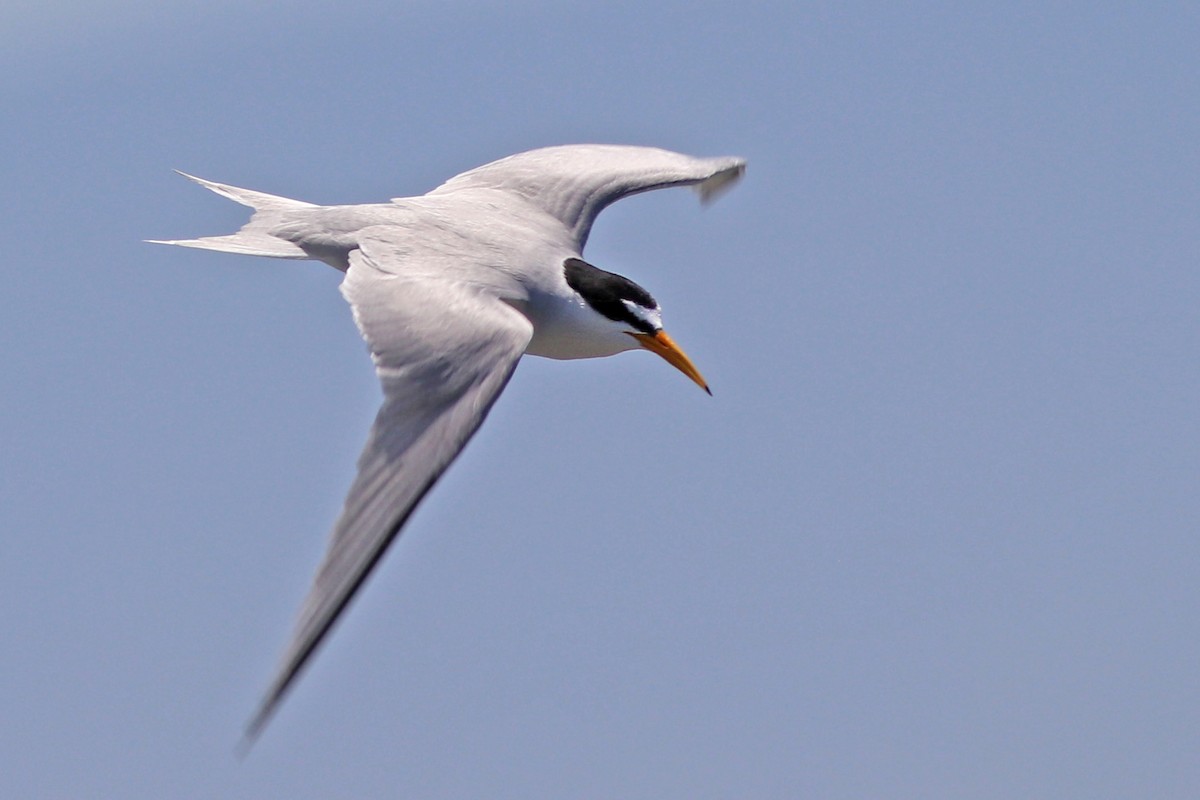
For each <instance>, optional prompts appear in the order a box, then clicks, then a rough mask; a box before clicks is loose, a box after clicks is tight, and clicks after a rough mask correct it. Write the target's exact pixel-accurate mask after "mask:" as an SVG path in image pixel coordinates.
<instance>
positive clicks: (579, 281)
mask: <svg viewBox="0 0 1200 800" xmlns="http://www.w3.org/2000/svg"><path fill="white" fill-rule="evenodd" d="M563 275H564V276H565V277H566V279H567V285H568V286H570V287H571V288H572V289H574V290H575V291H576V292H578V293H579V295H580V297H582V298H583V299H584V300H585V301H586V302H587V304H588V305H589V306H591V307H592V308H594V309H595V310H596V311H597V312H598V313H600V314H603V315H604V316H605V317H608V318H609V319H611V320H613V321H614V322H624V323H626V324H628V325H629V326H630V327H632V328H635V329H637V330H639V331H641V332H643V333H654V332H655V327H654V326H653V325H651V324H650V323H649V322H647V321H646V320H644V319H641V318H640V317H637V316H635V315H634V314H633V312H631V311H630V310H629V307H628V306H626V305H625V301H629V302H631V303H634V304H636V305H639V306H641V307H642V308H645V309H647V310H656V309H657V308H658V303H656V302H655V300H654V298H653V297H651V296H650V293H649V292H647V291H646V290H645V289H643V288H642V287H641V286H638V285H637V284H636V283H634V282H633V281H631V280H629V279H628V278H626V277H624V276H623V275H618V274H616V273H615V272H605V271H604V270H602V269H600V268H598V267H593V266H592V265H591V264H589V263H587V262H586V261H584V260H582V259H579V258H568V259H567V260H566V261H564V262H563Z"/></svg>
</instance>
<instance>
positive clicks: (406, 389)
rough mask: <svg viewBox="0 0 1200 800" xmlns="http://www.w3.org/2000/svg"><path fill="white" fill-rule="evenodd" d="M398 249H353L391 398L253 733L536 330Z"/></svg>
mask: <svg viewBox="0 0 1200 800" xmlns="http://www.w3.org/2000/svg"><path fill="white" fill-rule="evenodd" d="M392 258H394V255H393V254H392V253H389V252H388V251H387V249H386V248H376V249H375V252H374V257H373V253H372V248H371V247H370V246H369V245H364V249H360V250H355V251H353V252H352V253H351V254H350V259H349V260H350V268H349V270H348V271H347V273H346V278H345V280H344V281H343V283H342V294H343V295H344V296H345V297H346V299H347V300H348V301H349V303H350V305H351V307H352V309H353V311H354V318H355V321H356V322H357V323H358V326H359V329H360V330H361V331H362V334H363V337H364V338H365V339H366V340H367V343H368V344H369V345H370V348H371V353H372V357H373V359H374V361H375V367H376V371H377V372H378V374H379V378H380V381H381V382H382V384H383V393H384V402H383V407H382V408H380V410H379V414H378V416H377V417H376V419H375V424H374V426H373V427H372V428H371V433H370V437H369V438H368V439H367V444H366V447H365V448H364V449H363V452H362V456H361V457H360V458H359V461H358V475H357V476H356V477H355V479H354V483H353V484H352V485H351V487H350V492H349V494H348V495H347V497H346V504H345V507H344V509H343V510H342V515H341V517H340V518H339V519H338V521H337V524H336V525H335V526H334V530H333V534H332V538H331V540H330V543H329V549H328V551H327V553H326V555H325V559H324V561H323V562H322V563H321V566H320V568H319V569H318V571H317V575H316V578H315V579H314V581H313V585H312V588H311V589H310V590H309V594H308V597H307V598H306V600H305V601H304V605H303V607H302V608H301V611H300V617H299V620H298V621H297V624H296V628H295V631H294V633H293V636H292V640H291V643H290V644H289V645H288V648H287V650H286V651H285V653H284V657H283V661H282V664H281V666H280V669H279V673H278V674H277V677H276V678H275V680H274V682H273V683H272V684H271V687H270V689H269V690H268V692H267V694H266V697H265V698H264V700H263V702H262V705H261V706H260V707H259V710H258V712H257V714H256V715H255V716H254V718H253V719H252V720H251V721H250V724H249V725H248V726H247V742H250V741H253V739H254V738H255V737H256V736H257V735H258V734H259V733H260V732H261V731H262V729H263V727H264V726H265V725H266V723H267V721H268V720H269V719H270V717H271V715H272V714H273V713H274V711H275V709H276V708H277V707H278V705H279V703H280V701H281V700H282V699H283V697H284V695H285V694H286V693H287V691H288V689H289V687H290V686H291V685H292V684H293V683H294V682H295V680H296V678H297V676H298V675H299V674H300V671H301V670H302V669H303V668H304V665H305V664H306V663H307V662H308V660H309V659H310V658H311V657H312V655H313V653H314V652H315V651H316V649H317V647H318V646H319V645H320V644H321V641H322V639H324V638H325V636H326V635H327V634H328V633H329V631H330V629H331V628H332V627H333V625H334V623H335V622H336V620H337V618H338V615H339V614H341V612H342V611H343V610H344V609H345V608H346V606H347V604H348V603H349V602H350V600H351V598H352V597H353V596H354V593H355V592H356V591H357V590H358V588H359V587H360V586H361V585H362V584H363V581H365V580H366V578H367V576H368V575H369V574H370V572H371V569H372V568H373V567H374V566H375V564H377V563H378V562H379V559H380V558H381V557H382V556H383V554H384V552H385V551H386V550H387V548H388V545H390V544H391V543H392V541H393V540H395V538H396V536H397V535H398V534H399V533H400V529H401V528H402V527H403V526H404V523H405V522H406V521H407V519H408V517H409V515H410V514H411V513H412V511H413V509H414V508H415V507H416V505H417V503H419V502H420V500H421V498H422V497H423V496H424V495H425V493H426V492H428V491H429V489H430V488H431V487H432V486H433V484H434V483H435V482H436V481H437V479H438V478H439V477H440V476H441V474H442V472H443V471H445V469H446V467H447V466H449V464H450V462H451V461H453V460H454V458H455V457H456V456H457V455H458V453H459V451H460V450H462V448H463V446H464V445H465V444H466V442H467V440H468V439H470V438H471V435H472V434H474V433H475V431H476V430H477V429H478V428H479V425H480V424H481V423H482V422H483V419H484V417H485V416H486V415H487V412H488V410H489V409H490V408H491V406H492V403H493V402H495V400H496V398H497V397H498V396H499V394H500V392H501V390H503V388H504V386H505V384H506V383H507V382H508V379H509V377H510V376H511V375H512V372H513V370H514V369H515V368H516V365H517V361H518V360H519V359H520V357H521V354H522V353H523V352H524V351H525V347H526V345H527V344H528V343H529V340H530V337H531V336H532V335H533V327H532V325H531V324H530V323H529V321H528V320H527V319H526V318H525V317H524V316H522V315H521V314H520V313H519V312H517V311H516V310H514V309H513V308H512V307H510V306H508V305H506V304H505V303H503V302H502V301H501V300H499V299H497V298H496V297H494V296H490V295H487V294H484V293H481V292H479V291H478V290H476V289H471V288H468V287H466V286H464V285H462V284H460V283H455V282H451V281H448V280H438V279H437V278H436V277H430V276H431V274H432V271H429V270H425V271H419V272H417V274H416V275H415V276H409V277H406V276H404V275H398V274H396V273H395V272H394V271H393V270H394V267H395V265H394V264H390V263H389V261H390V260H391V259H392Z"/></svg>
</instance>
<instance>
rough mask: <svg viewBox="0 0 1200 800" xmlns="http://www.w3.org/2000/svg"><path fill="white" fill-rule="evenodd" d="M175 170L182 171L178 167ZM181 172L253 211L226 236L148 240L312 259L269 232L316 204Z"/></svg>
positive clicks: (260, 254)
mask: <svg viewBox="0 0 1200 800" xmlns="http://www.w3.org/2000/svg"><path fill="white" fill-rule="evenodd" d="M175 171H176V172H179V170H175ZM179 174H180V175H182V176H183V177H185V178H187V179H188V180H190V181H195V182H196V183H198V184H200V185H201V186H203V187H204V188H205V189H209V190H211V191H213V192H216V193H217V194H219V195H221V196H222V197H227V198H229V199H230V200H233V201H234V202H235V203H241V204H242V205H244V206H249V207H250V208H253V209H254V214H253V215H252V216H251V217H250V221H249V222H247V223H246V224H245V225H243V226H242V228H241V230H239V231H238V232H237V233H231V234H229V235H227V236H202V237H200V238H198V239H147V240H146V241H148V242H151V243H153V244H175V245H179V246H180V247H198V248H201V249H203V250H220V251H222V252H225V253H241V254H243V255H249V256H270V257H272V258H312V256H310V255H309V254H308V253H306V252H304V250H302V249H301V248H300V247H298V246H296V245H294V244H292V243H291V242H288V241H284V240H283V239H279V238H277V237H275V236H272V235H271V233H270V231H271V230H272V229H273V228H274V227H275V226H276V225H278V224H279V223H280V222H281V221H282V220H283V217H284V214H285V213H286V212H288V211H291V210H294V209H300V208H315V207H316V206H314V205H313V204H312V203H305V202H303V201H301V200H290V199H288V198H286V197H279V196H278V195H273V194H267V193H266V192H256V191H253V190H251V189H239V188H238V187H236V186H228V185H226V184H224V183H213V182H212V181H206V180H204V179H203V178H197V177H196V176H195V175H188V174H187V173H186V172H179Z"/></svg>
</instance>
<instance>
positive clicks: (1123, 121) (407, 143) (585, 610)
mask: <svg viewBox="0 0 1200 800" xmlns="http://www.w3.org/2000/svg"><path fill="white" fill-rule="evenodd" d="M0 34H2V36H3V41H4V46H3V47H2V48H0V103H2V121H0V149H2V152H3V156H0V185H2V187H3V188H2V196H3V198H4V202H3V208H4V213H3V215H2V216H0V227H2V229H3V232H4V242H5V247H4V265H3V268H2V269H3V276H4V280H3V286H2V288H0V332H2V335H0V370H2V374H3V385H2V389H0V531H2V534H0V610H2V612H3V613H2V614H0V620H2V621H0V625H2V629H0V647H2V648H3V652H2V656H0V718H2V719H3V722H2V723H0V796H2V797H5V798H22V799H23V800H24V799H26V798H28V799H31V800H32V799H34V798H54V799H55V800H61V799H62V798H122V800H142V799H143V798H145V799H147V800H149V799H151V798H153V799H154V800H161V799H162V798H289V799H291V800H300V799H302V798H343V797H356V798H366V797H406V798H481V797H486V798H540V797H548V798H549V797H553V798H654V799H655V800H661V799H662V798H689V799H690V798H735V797H736V798H798V797H819V798H880V797H888V798H923V799H924V798H963V797H970V798H996V799H997V800H1011V798H1025V797H1054V798H1088V800H1095V799H1096V798H1128V797H1142V798H1183V797H1196V796H1200V758H1198V757H1197V754H1198V753H1200V636H1198V635H1197V633H1198V623H1200V536H1198V535H1197V534H1198V532H1200V491H1198V489H1200V422H1198V420H1200V319H1198V315H1200V99H1198V98H1200V47H1197V42H1200V11H1197V9H1196V7H1194V6H1191V5H1188V4H1182V3H1180V4H1150V5H1145V4H1143V5H1141V6H1136V5H1134V4H1117V3H1045V2H1029V3H1003V4H998V5H997V4H983V3H972V4H962V3H919V4H896V3H875V4H867V3H844V2H829V3H801V2H778V3H756V2H745V3H736V4H735V3H705V2H699V3H698V2H686V3H685V2H664V3H644V2H615V3H603V4H586V5H585V4H572V3H550V2H516V3H512V2H471V3H465V2H405V3H400V2H394V1H393V0H388V1H387V2H383V1H382V0H381V1H380V2H363V1H360V0H342V2H337V3H333V2H329V3H319V2H305V3H291V4H289V3H271V4H266V3H234V2H212V0H204V1H203V2H200V1H199V0H193V1H192V2H174V3H165V4H164V3H157V2H149V0H147V1H146V2H131V1H128V0H127V1H126V2H119V1H118V2H107V3H100V2H85V1H83V0H76V1H75V2H66V1H64V2H56V3H44V2H36V3H35V2H32V0H18V2H12V0H9V2H6V3H4V4H3V7H2V8H0ZM589 141H597V142H619V143H635V144H651V145H657V146H662V147H667V148H671V149H675V150H680V151H683V152H687V153H691V154H695V155H730V154H736V155H742V156H745V157H746V158H747V159H748V160H749V170H748V172H747V175H746V178H745V180H744V181H743V182H742V183H741V184H740V185H739V186H738V187H737V188H736V190H735V191H733V192H731V193H730V194H728V195H727V196H725V197H723V198H722V199H721V200H720V201H719V202H718V203H717V204H715V205H714V206H712V207H711V208H706V209H701V208H700V207H699V206H698V204H697V203H696V198H695V196H694V195H693V194H692V193H690V192H686V191H675V192H659V193H654V194H651V195H643V196H639V197H636V198H631V199H629V200H626V201H623V202H621V203H619V204H618V205H616V206H614V207H612V208H611V209H609V210H608V211H607V212H605V214H604V215H602V216H601V218H600V221H599V224H598V225H597V227H596V229H595V232H594V234H593V237H592V240H591V243H590V244H589V248H588V251H587V255H588V257H589V260H591V261H592V262H594V263H596V264H598V265H600V266H602V267H605V268H607V269H610V270H614V271H617V272H621V273H623V274H626V275H629V276H630V277H632V278H634V279H635V280H637V281H638V282H639V283H642V284H643V285H644V286H646V287H647V288H649V289H650V290H651V291H652V292H653V293H654V294H655V295H656V296H657V297H659V299H660V300H662V302H663V305H664V307H665V309H666V319H667V323H668V329H669V330H671V332H672V334H673V335H674V336H675V338H676V339H677V340H678V341H679V342H680V343H681V344H682V345H683V346H684V347H685V348H686V349H687V351H688V352H689V354H690V355H691V356H692V357H693V358H694V359H695V361H696V363H697V364H698V365H699V366H700V368H701V370H702V371H703V372H704V374H705V375H706V377H707V378H708V379H709V381H710V383H711V384H712V386H713V391H714V394H715V397H713V398H709V397H707V396H705V395H704V393H703V392H701V391H699V390H698V389H697V388H696V387H695V386H693V385H692V384H691V383H690V382H688V381H687V380H686V379H685V378H684V377H683V376H681V375H679V374H678V373H676V372H675V371H674V370H672V369H671V368H670V367H668V366H667V365H665V364H663V363H662V362H660V361H659V360H658V359H656V358H654V357H653V356H650V355H648V354H629V355H623V356H618V357H616V358H611V359H606V360H600V361H589V362H570V363H560V362H550V361H543V360H538V359H528V360H526V361H525V362H523V363H522V365H521V367H520V368H519V369H518V370H517V374H516V377H515V379H514V380H513V382H512V383H511V384H510V386H509V389H508V391H507V392H506V393H505V395H504V396H503V397H502V398H501V400H500V402H499V403H498V404H497V406H496V408H495V410H494V412H493V414H492V416H491V417H490V419H489V420H488V423H487V424H486V425H485V426H484V428H483V429H482V431H481V433H480V435H479V436H478V437H477V438H476V439H475V440H474V442H473V443H472V444H471V445H470V446H469V447H468V448H467V450H466V452H465V454H464V456H463V457H462V458H461V459H460V461H459V462H458V463H457V464H456V465H455V466H454V468H453V469H452V470H451V471H450V473H449V474H448V475H447V477H446V478H445V479H444V480H443V481H442V483H441V484H440V485H439V486H438V487H437V488H436V489H435V491H434V492H433V493H432V495H430V497H429V498H428V499H427V501H426V503H425V504H424V506H423V507H422V508H421V510H420V512H419V513H418V514H417V515H416V516H415V518H414V519H413V521H412V523H411V525H410V526H409V528H408V529H407V532H406V534H405V536H404V537H402V539H401V540H400V541H399V542H398V544H397V546H395V547H394V548H393V549H392V551H391V553H390V554H389V557H388V558H387V559H386V561H385V563H384V564H383V566H382V568H381V569H380V570H379V571H378V572H377V573H376V575H375V577H374V579H373V580H372V581H371V582H370V583H369V584H368V586H367V587H366V590H365V592H364V593H363V594H362V595H361V597H360V598H359V601H358V602H357V603H356V604H355V605H354V607H353V608H352V609H351V613H350V614H349V616H348V617H347V618H346V619H345V621H344V624H342V625H341V626H340V627H339V629H338V630H337V631H336V634H335V636H334V637H333V638H332V639H331V640H330V641H329V642H328V645H327V646H326V647H325V648H324V650H323V651H322V652H321V653H320V655H319V657H318V658H317V659H316V661H315V663H314V664H313V666H312V669H310V670H309V671H308V673H307V674H306V675H305V676H304V679H303V680H302V681H301V683H300V684H299V685H298V686H297V688H296V690H295V691H294V692H293V693H292V695H291V696H290V698H289V699H288V701H287V703H286V704H285V705H284V707H283V708H282V710H281V712H280V713H279V714H278V716H277V717H276V718H275V720H274V721H273V723H272V725H271V726H270V727H269V728H268V730H267V731H266V733H265V735H264V736H263V738H262V739H261V741H260V742H259V743H258V745H257V747H256V748H255V749H254V750H253V751H252V752H251V754H250V755H249V757H247V758H246V759H245V760H243V761H240V762H239V761H238V760H237V759H236V758H235V756H234V749H235V745H236V744H237V742H238V739H239V736H240V733H241V729H242V725H243V724H244V723H245V722H246V720H247V719H248V718H249V716H250V714H251V713H252V711H253V710H254V708H255V705H256V703H257V702H258V700H259V698H260V695H261V692H262V691H263V690H264V689H265V687H266V685H267V682H268V680H269V678H270V677H271V675H272V672H273V669H274V666H275V663H276V659H277V658H278V657H279V655H280V652H281V650H282V648H283V646H284V644H285V641H286V638H287V635H288V633H289V631H290V627H291V623H292V620H293V615H294V614H295V613H296V610H297V608H298V605H299V602H300V600H301V598H302V596H303V594H304V592H305V590H306V589H307V587H308V583H309V580H310V578H311V575H312V572H313V570H314V569H315V566H316V564H317V561H318V560H319V558H320V556H321V553H322V551H323V549H324V546H325V539H326V535H327V533H328V530H329V528H330V526H331V524H332V522H333V520H334V517H335V516H336V514H337V512H338V510H339V508H340V506H341V502H342V498H343V494H344V492H345V490H346V488H347V487H348V485H349V482H350V479H351V476H352V471H353V468H354V460H355V458H356V456H357V454H358V451H359V448H360V447H361V445H362V442H363V440H364V438H365V433H366V430H367V428H368V426H369V424H370V421H371V419H372V417H373V415H374V412H375V408H376V406H377V403H378V400H379V389H378V387H377V384H376V382H375V378H374V375H373V372H372V369H371V366H370V363H369V360H368V358H367V356H366V351H365V346H364V345H363V344H362V343H361V341H360V340H359V338H358V335H357V333H356V331H355V330H354V326H353V324H352V322H351V319H350V315H349V313H348V310H347V309H346V308H345V306H344V304H343V301H342V299H341V297H340V296H339V294H338V292H337V283H338V279H339V275H338V273H336V272H335V271H333V270H331V269H329V268H328V267H326V266H324V265H321V264H317V263H304V262H286V261H270V260H265V259H251V258H244V257H237V256H232V255H222V254H215V253H204V252H191V251H186V250H179V249H169V248H163V247H157V246H153V245H148V244H142V243H141V240H142V239H145V238H162V237H166V238H171V237H188V236H194V235H203V234H217V233H226V232H229V231H232V230H233V229H234V228H235V227H236V226H237V225H239V224H240V223H241V221H242V220H243V219H244V213H243V209H241V208H240V207H239V206H236V205H234V204H232V203H229V202H228V201H225V200H223V199H221V198H218V197H216V196H214V195H211V194H208V193H207V192H204V191H203V190H201V189H199V188H198V187H196V186H193V185H191V184H189V183H187V182H186V181H184V180H182V179H180V178H179V177H177V176H175V175H174V174H173V173H172V172H171V169H172V168H179V169H183V170H186V171H188V172H193V173H196V174H199V175H201V176H204V177H208V178H211V179H214V180H220V181H225V182H229V183H233V184H236V185H241V186H247V187H251V188H256V189H260V190H263V191H268V192H272V193H277V194H283V195H288V196H292V197H297V198H300V199H304V200H309V201H313V202H323V203H338V202H372V201H379V200H383V199H386V198H388V197H392V196H397V195H410V194H419V193H422V192H424V191H426V190H428V189H430V188H432V187H433V186H434V185H436V184H437V183H439V182H440V181H442V180H443V179H445V178H447V177H449V176H450V175H453V174H455V173H457V172H460V171H462V170H465V169H468V168H470V167H473V166H476V165H478V164H481V163H483V162H486V161H490V160H492V159H495V158H498V157H501V156H504V155H506V154H509V153H512V152H516V151H520V150H525V149H529V148H532V147H537V146H542V145H548V144H560V143H568V142H589Z"/></svg>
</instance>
